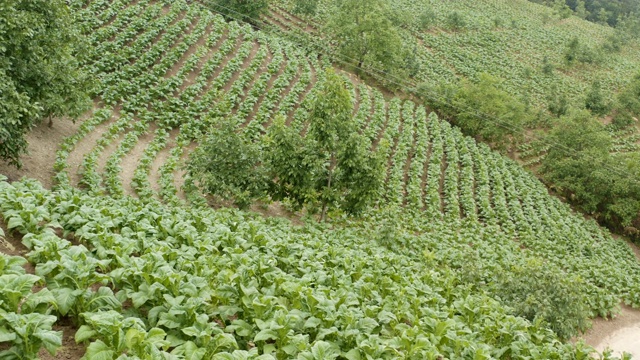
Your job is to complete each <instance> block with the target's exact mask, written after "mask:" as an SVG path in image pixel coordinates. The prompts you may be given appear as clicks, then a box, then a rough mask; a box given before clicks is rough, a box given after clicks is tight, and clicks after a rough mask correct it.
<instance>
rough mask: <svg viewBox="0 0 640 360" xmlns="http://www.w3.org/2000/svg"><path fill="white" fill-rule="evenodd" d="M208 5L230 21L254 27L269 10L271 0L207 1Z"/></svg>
mask: <svg viewBox="0 0 640 360" xmlns="http://www.w3.org/2000/svg"><path fill="white" fill-rule="evenodd" d="M206 4H207V5H208V6H209V7H210V8H211V9H212V10H213V11H215V12H220V13H222V14H224V15H225V16H226V17H227V18H229V19H232V20H238V21H244V22H247V23H250V24H254V25H256V20H257V19H259V18H260V16H261V15H263V14H264V13H266V12H267V11H268V10H269V0H207V2H206Z"/></svg>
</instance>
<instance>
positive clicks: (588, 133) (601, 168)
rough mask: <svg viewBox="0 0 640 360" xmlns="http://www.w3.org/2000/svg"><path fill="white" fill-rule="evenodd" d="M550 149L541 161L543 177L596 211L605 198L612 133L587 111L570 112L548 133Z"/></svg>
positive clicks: (585, 207) (584, 207)
mask: <svg viewBox="0 0 640 360" xmlns="http://www.w3.org/2000/svg"><path fill="white" fill-rule="evenodd" d="M546 140H547V141H548V142H549V143H550V144H551V148H550V149H549V152H548V154H547V156H546V157H545V159H544V161H543V164H542V168H541V171H542V174H543V176H544V178H545V179H546V180H547V181H549V182H550V183H552V184H554V186H556V187H557V188H559V189H561V190H563V191H568V192H570V193H572V194H574V195H573V196H574V197H575V199H576V201H577V202H578V203H579V204H580V205H581V206H582V207H583V209H585V210H586V211H587V212H591V213H592V212H595V211H596V210H597V209H598V208H599V205H600V203H601V202H602V201H603V200H604V199H605V197H606V195H607V192H608V186H607V185H605V184H607V183H608V179H610V178H611V174H610V172H609V171H608V170H607V169H606V168H605V167H606V166H607V164H608V158H609V150H610V148H611V136H610V135H609V133H608V132H607V131H606V130H605V129H604V127H603V126H602V125H601V124H600V123H599V122H598V121H597V120H595V119H594V118H592V117H591V114H589V113H588V112H586V111H583V112H577V113H573V114H570V115H567V116H565V117H563V118H561V119H560V121H559V123H558V125H557V126H556V127H555V128H554V129H553V130H552V131H551V132H550V133H549V134H548V136H547V138H546Z"/></svg>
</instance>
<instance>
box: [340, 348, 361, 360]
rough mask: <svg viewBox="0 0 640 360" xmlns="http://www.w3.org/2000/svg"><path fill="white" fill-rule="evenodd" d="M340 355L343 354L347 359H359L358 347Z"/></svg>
mask: <svg viewBox="0 0 640 360" xmlns="http://www.w3.org/2000/svg"><path fill="white" fill-rule="evenodd" d="M342 356H344V357H345V358H347V360H360V359H361V357H360V351H359V350H358V349H351V350H349V352H347V353H346V354H343V355H342Z"/></svg>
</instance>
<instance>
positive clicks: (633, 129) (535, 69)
mask: <svg viewBox="0 0 640 360" xmlns="http://www.w3.org/2000/svg"><path fill="white" fill-rule="evenodd" d="M330 4H331V2H329V1H319V2H318V9H317V14H316V15H315V16H308V15H307V16H305V15H301V14H296V13H295V11H294V10H293V9H294V8H295V1H292V0H280V1H277V2H275V3H274V4H272V5H271V7H270V11H269V13H268V14H267V15H266V16H265V17H264V19H263V20H262V21H261V22H260V25H261V26H263V27H265V28H273V29H277V30H278V31H284V32H285V33H288V34H289V33H290V34H293V35H292V36H291V38H292V39H294V40H295V41H296V42H297V43H299V44H305V43H307V42H308V41H309V39H310V37H309V36H305V34H311V35H312V37H315V38H321V37H322V36H323V26H324V25H323V24H324V23H325V22H326V21H327V19H328V18H330V17H331V11H332V7H331V5H330ZM389 11H390V12H391V13H392V15H391V16H392V19H393V21H394V22H398V23H399V24H400V27H401V28H402V29H403V30H404V32H403V33H402V35H403V37H404V41H405V46H408V47H411V48H412V49H413V50H414V51H413V54H415V57H416V59H417V60H416V61H415V63H414V62H412V64H414V65H415V66H417V67H418V68H417V69H415V71H414V74H413V77H412V78H410V79H406V80H403V79H400V78H396V77H394V76H391V75H383V76H382V77H383V78H384V79H386V80H387V81H390V82H391V83H392V84H393V85H398V86H399V87H400V91H401V92H402V91H406V90H407V89H412V88H415V87H417V86H418V85H422V86H427V87H428V88H432V89H435V88H438V86H440V85H442V84H454V83H456V82H458V81H459V80H461V79H466V80H471V81H478V80H479V79H480V77H481V75H483V74H489V75H491V76H494V77H495V78H497V79H498V80H499V81H498V86H499V88H500V89H502V90H505V91H506V92H507V93H509V94H513V96H514V97H515V98H517V99H519V100H521V101H522V102H523V103H526V104H528V105H530V106H532V107H533V108H535V109H537V110H542V111H543V112H546V111H547V109H548V108H549V107H550V104H552V103H553V102H555V101H558V99H561V98H564V99H565V101H566V102H567V103H568V104H570V105H571V106H574V107H577V108H584V106H585V105H584V102H585V98H586V94H587V93H588V91H589V89H590V88H591V84H592V83H593V82H594V81H597V82H598V83H599V84H600V86H601V88H602V94H603V97H604V101H605V102H612V101H613V99H614V97H615V95H616V94H617V93H618V92H619V91H620V90H621V89H623V88H624V87H625V86H626V84H627V83H628V81H629V79H630V77H631V76H633V75H634V74H635V73H637V71H638V62H637V59H638V58H640V45H639V44H638V42H637V41H636V40H632V41H630V42H629V43H626V44H625V45H624V46H623V48H622V50H621V51H620V52H612V51H607V52H605V53H604V55H603V57H604V59H605V60H604V61H601V62H598V63H596V64H577V65H571V66H569V65H567V64H565V60H564V56H565V53H566V48H567V44H568V43H569V42H570V41H571V40H572V39H574V38H575V39H577V40H578V41H579V43H580V44H582V45H584V46H585V47H586V48H589V49H592V50H594V51H597V49H601V48H603V47H606V46H607V44H609V42H610V41H611V38H612V37H613V36H614V35H615V30H614V29H612V28H610V27H607V26H602V25H599V24H595V23H591V22H587V21H584V20H582V19H579V18H577V17H575V16H571V17H569V18H566V19H559V18H558V17H557V14H555V13H554V10H553V9H550V8H549V7H546V6H542V5H538V4H535V3H532V2H530V1H528V0H516V1H494V0H486V1H484V0H483V1H473V2H469V1H449V2H446V1H445V2H443V1H429V0H398V1H392V2H389ZM452 14H456V16H457V18H459V19H460V22H461V27H460V28H452V25H451V24H450V22H451V17H452ZM337 57H338V59H341V58H340V56H339V55H337ZM342 60H343V61H345V62H347V63H348V62H349V60H348V59H342ZM545 63H548V64H549V66H551V67H552V68H553V69H554V70H553V71H552V73H547V72H545V69H544V67H545V66H544V64H545ZM378 70H379V69H376V68H375V67H373V68H372V69H369V70H367V69H365V72H367V73H368V74H374V73H376V72H377V71H378ZM376 76H377V75H373V77H376ZM433 96H434V101H439V102H445V103H446V102H448V101H449V100H450V99H446V98H444V97H440V96H439V95H437V94H433ZM537 110H536V111H537ZM601 121H602V122H603V123H604V124H607V129H608V131H609V132H610V133H611V136H612V139H613V146H612V149H611V152H612V153H613V154H627V153H635V152H638V150H640V132H639V131H638V123H637V121H636V122H635V123H632V124H630V125H628V126H623V127H617V126H613V125H612V124H610V122H611V118H610V116H609V115H607V116H601ZM507 125H508V124H507ZM545 126H546V127H548V124H547V125H544V126H542V127H543V128H544V127H545ZM538 127H539V125H532V128H533V129H536V128H538ZM536 139H537V136H536V135H532V134H528V135H526V136H525V142H524V144H522V145H521V146H520V147H519V148H518V151H517V157H518V159H519V160H521V164H522V165H524V166H525V167H528V168H535V167H536V166H537V165H538V164H540V163H541V162H542V160H543V159H544V157H545V155H546V152H547V150H548V145H547V146H545V145H542V144H536V142H535V140H536Z"/></svg>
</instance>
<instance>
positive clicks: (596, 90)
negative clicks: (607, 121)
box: [584, 81, 611, 116]
mask: <svg viewBox="0 0 640 360" xmlns="http://www.w3.org/2000/svg"><path fill="white" fill-rule="evenodd" d="M584 105H585V107H586V108H587V109H588V110H589V111H591V113H592V114H595V115H600V116H602V115H605V114H606V113H608V112H609V109H610V108H611V107H610V106H609V104H608V103H607V101H606V100H605V98H604V95H603V94H602V88H601V86H600V82H599V81H594V82H593V83H592V84H591V89H590V90H589V92H588V93H587V96H586V98H585V100H584Z"/></svg>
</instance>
